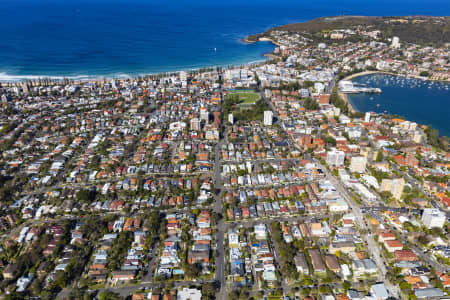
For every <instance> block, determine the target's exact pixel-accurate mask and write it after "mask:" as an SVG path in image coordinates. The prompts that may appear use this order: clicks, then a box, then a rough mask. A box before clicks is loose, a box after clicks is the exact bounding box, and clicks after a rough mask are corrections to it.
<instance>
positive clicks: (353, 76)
mask: <svg viewBox="0 0 450 300" xmlns="http://www.w3.org/2000/svg"><path fill="white" fill-rule="evenodd" d="M372 74H385V75H392V76H402V77H406V78H416V79H422V80H427V81H442V80H433V79H429V78H424V77H420V76H410V75H405V74H396V73H392V72H386V71H364V72H359V73H355V74H352V75H349V76H346V77H344V78H342V79H341V80H339V81H342V80H349V81H351V80H352V79H354V78H357V77H361V76H365V75H372ZM442 82H448V81H442ZM338 95H339V96H340V97H341V98H342V99H343V100H344V101H345V102H346V103H347V104H348V106H349V109H350V111H351V112H352V113H355V112H359V110H358V109H357V108H356V107H355V106H354V105H352V103H351V101H350V99H349V97H348V95H347V94H344V93H341V92H338Z"/></svg>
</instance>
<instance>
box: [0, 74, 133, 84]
mask: <svg viewBox="0 0 450 300" xmlns="http://www.w3.org/2000/svg"><path fill="white" fill-rule="evenodd" d="M105 78H119V79H127V78H132V76H131V75H129V74H125V73H118V74H111V75H70V76H52V75H12V74H7V73H5V72H0V82H14V81H26V80H38V79H51V80H64V79H70V80H94V79H105Z"/></svg>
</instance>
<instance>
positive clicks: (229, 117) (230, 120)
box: [228, 114, 234, 125]
mask: <svg viewBox="0 0 450 300" xmlns="http://www.w3.org/2000/svg"><path fill="white" fill-rule="evenodd" d="M228 122H229V123H230V124H231V125H233V123H234V117H233V114H228Z"/></svg>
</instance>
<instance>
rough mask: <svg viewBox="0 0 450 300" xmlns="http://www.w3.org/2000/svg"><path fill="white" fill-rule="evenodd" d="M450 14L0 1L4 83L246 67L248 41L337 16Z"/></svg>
mask: <svg viewBox="0 0 450 300" xmlns="http://www.w3.org/2000/svg"><path fill="white" fill-rule="evenodd" d="M412 14H424V15H449V14H450V6H449V4H448V0H429V1H423V0H400V1H391V0H367V1H360V0H342V1H332V0H317V1H304V0H277V1H275V0H270V1H269V0H259V1H256V0H250V1H242V0H241V1H237V0H229V1H214V0H191V1H187V0H172V1H160V0H158V1H152V0H109V1H106V0H79V1H76V0H2V1H0V28H1V35H0V37H1V38H0V80H14V79H23V78H36V77H44V76H45V77H73V78H90V77H102V76H106V77H121V76H136V75H140V74H148V73H157V72H167V71H176V70H188V69H195V68H201V67H209V66H217V65H220V66H227V65H231V64H233V65H236V64H246V63H249V62H255V61H260V60H263V59H264V56H263V54H264V53H268V52H271V51H272V50H273V49H274V46H273V45H272V44H271V43H268V42H263V43H256V44H246V43H243V42H242V38H244V37H246V36H247V35H248V34H253V33H258V32H263V31H265V30H266V29H268V28H270V27H274V26H277V25H283V24H287V23H291V22H300V21H307V20H310V19H312V18H316V17H321V16H331V15H412Z"/></svg>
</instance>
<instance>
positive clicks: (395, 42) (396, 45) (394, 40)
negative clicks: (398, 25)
mask: <svg viewBox="0 0 450 300" xmlns="http://www.w3.org/2000/svg"><path fill="white" fill-rule="evenodd" d="M391 47H392V48H400V39H399V38H398V36H394V37H393V38H392V44H391Z"/></svg>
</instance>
